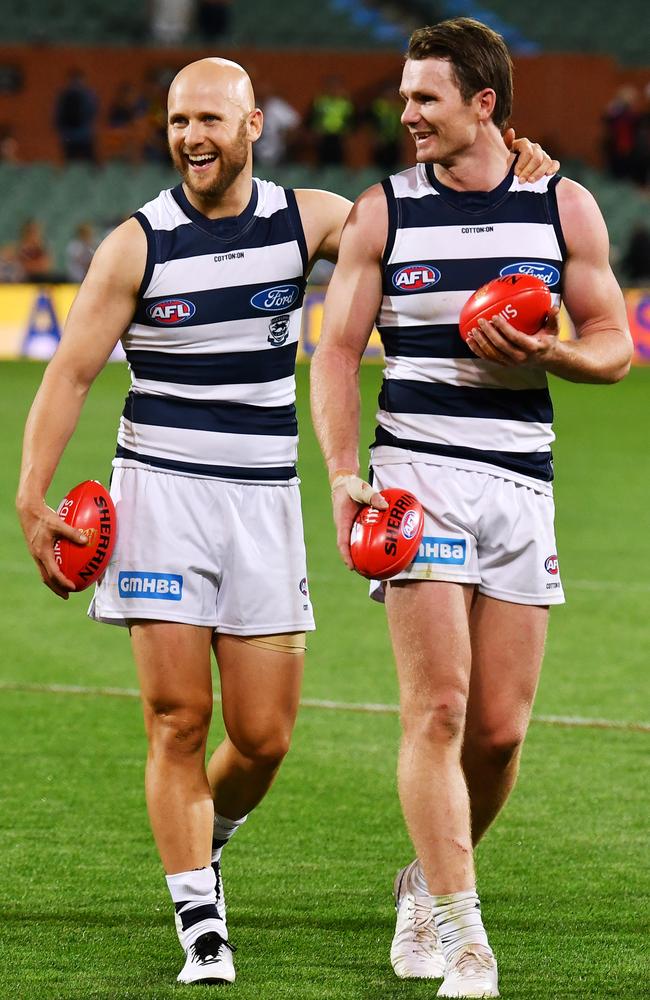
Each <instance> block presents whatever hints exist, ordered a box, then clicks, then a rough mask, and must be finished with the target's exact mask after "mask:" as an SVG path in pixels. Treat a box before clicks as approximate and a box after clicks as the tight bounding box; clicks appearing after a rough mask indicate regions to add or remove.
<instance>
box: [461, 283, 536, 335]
mask: <svg viewBox="0 0 650 1000" xmlns="http://www.w3.org/2000/svg"><path fill="white" fill-rule="evenodd" d="M550 308H551V293H550V292H549V290H548V288H547V286H546V285H545V283H544V282H543V281H542V279H541V278H536V277H535V275H533V274H504V275H502V276H501V277H500V278H494V280H493V281H488V283H487V285H482V286H481V288H479V289H477V291H475V292H474V294H473V295H470V297H469V298H468V300H467V302H466V303H465V305H464V306H463V308H462V309H461V312H460V317H459V320H458V326H459V327H460V335H461V337H462V338H463V340H467V336H468V334H469V333H470V331H471V330H473V329H474V328H475V327H476V326H478V320H479V319H487V320H491V319H492V317H493V316H497V315H499V316H503V318H504V319H505V320H506V322H508V323H510V325H511V326H514V328H515V329H516V330H519V331H520V332H521V333H537V331H538V330H539V328H540V327H541V326H543V325H544V323H545V322H546V317H547V316H548V314H549V310H550Z"/></svg>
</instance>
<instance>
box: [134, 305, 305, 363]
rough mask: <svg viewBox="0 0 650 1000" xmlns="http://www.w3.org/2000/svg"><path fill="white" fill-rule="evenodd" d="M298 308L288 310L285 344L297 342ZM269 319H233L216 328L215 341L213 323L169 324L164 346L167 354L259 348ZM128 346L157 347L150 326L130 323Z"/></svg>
mask: <svg viewBox="0 0 650 1000" xmlns="http://www.w3.org/2000/svg"><path fill="white" fill-rule="evenodd" d="M300 319H301V317H300V311H299V310H296V311H295V312H292V313H291V318H290V320H289V326H288V331H287V339H286V341H285V344H296V343H298V339H299V337H300ZM268 334H269V331H268V320H267V324H266V326H260V321H259V319H257V318H255V319H252V318H248V319H239V320H232V321H231V322H230V323H228V324H224V326H222V327H220V329H219V341H218V343H217V342H216V341H215V334H214V324H213V323H197V325H196V326H168V327H167V328H166V330H165V347H164V350H165V352H166V353H168V354H174V353H176V354H185V353H186V352H191V353H192V354H214V353H215V352H216V351H217V350H218V352H219V353H220V354H228V353H231V352H242V351H259V350H261V349H263V348H264V347H268ZM128 346H129V350H132V351H159V350H160V349H161V347H160V344H159V343H157V342H156V340H155V339H153V338H152V336H151V327H150V326H144V325H143V324H141V323H133V324H132V326H131V327H130V328H129V344H128Z"/></svg>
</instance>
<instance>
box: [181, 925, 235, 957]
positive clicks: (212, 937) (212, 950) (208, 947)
mask: <svg viewBox="0 0 650 1000" xmlns="http://www.w3.org/2000/svg"><path fill="white" fill-rule="evenodd" d="M224 947H226V948H230V950H231V951H236V950H237V949H236V948H235V946H234V945H232V944H231V943H230V941H224V939H223V938H222V937H221V935H220V934H217V932H216V931H208V933H207V934H202V935H201V937H200V938H197V939H196V941H195V942H194V944H193V945H192V946H191V951H192V952H193V955H194V958H195V959H196V960H197V962H199V963H200V964H201V965H208V964H209V963H210V962H216V960H217V958H218V957H219V951H220V950H221V948H224Z"/></svg>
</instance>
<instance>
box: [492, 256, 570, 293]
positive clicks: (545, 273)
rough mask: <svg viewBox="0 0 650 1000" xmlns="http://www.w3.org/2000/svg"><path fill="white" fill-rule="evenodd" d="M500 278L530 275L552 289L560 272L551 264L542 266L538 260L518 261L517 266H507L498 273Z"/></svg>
mask: <svg viewBox="0 0 650 1000" xmlns="http://www.w3.org/2000/svg"><path fill="white" fill-rule="evenodd" d="M499 274H500V275H501V277H503V276H504V275H505V274H532V275H533V277H534V278H540V279H541V280H542V281H543V282H544V284H545V285H548V287H549V288H552V287H553V285H557V283H558V281H559V280H560V272H559V271H558V269H557V268H556V267H553V265H552V264H542V262H541V261H539V260H520V261H519V262H518V263H517V264H508V266H507V267H502V268H501V270H500V271H499Z"/></svg>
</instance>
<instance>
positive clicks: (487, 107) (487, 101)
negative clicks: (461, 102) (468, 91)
mask: <svg viewBox="0 0 650 1000" xmlns="http://www.w3.org/2000/svg"><path fill="white" fill-rule="evenodd" d="M474 101H475V102H476V108H477V111H478V115H479V119H480V120H481V121H487V120H488V119H489V118H491V117H492V115H493V114H494V106H495V104H496V102H497V95H496V94H495V92H494V91H493V90H492V89H491V87H486V88H485V89H484V90H479V91H478V93H476V94H474Z"/></svg>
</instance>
